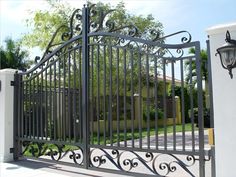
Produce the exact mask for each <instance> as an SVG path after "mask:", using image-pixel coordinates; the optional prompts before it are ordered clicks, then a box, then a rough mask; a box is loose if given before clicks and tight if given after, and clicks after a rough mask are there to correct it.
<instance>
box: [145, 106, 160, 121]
mask: <svg viewBox="0 0 236 177" xmlns="http://www.w3.org/2000/svg"><path fill="white" fill-rule="evenodd" d="M155 115H156V109H155V108H151V107H150V110H149V116H150V120H155ZM157 117H158V119H163V117H164V114H163V111H162V110H161V109H157ZM143 119H144V120H145V121H147V120H148V110H147V109H144V110H143Z"/></svg>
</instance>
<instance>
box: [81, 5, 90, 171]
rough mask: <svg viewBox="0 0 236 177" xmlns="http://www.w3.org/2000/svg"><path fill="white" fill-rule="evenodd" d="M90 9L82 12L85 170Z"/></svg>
mask: <svg viewBox="0 0 236 177" xmlns="http://www.w3.org/2000/svg"><path fill="white" fill-rule="evenodd" d="M88 22H89V17H88V7H86V6H84V8H83V12H82V24H83V28H82V125H83V146H84V149H83V151H84V152H83V153H84V154H83V155H84V168H88V167H89V153H90V152H89V145H88V143H89V131H88V130H89V120H88V110H89V109H88V103H89V101H88V99H89V96H88V90H89V86H88V81H89V49H88V47H89V46H88V32H89V30H88V28H89V25H88Z"/></svg>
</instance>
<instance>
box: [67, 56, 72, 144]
mask: <svg viewBox="0 0 236 177" xmlns="http://www.w3.org/2000/svg"><path fill="white" fill-rule="evenodd" d="M70 66H71V52H69V53H68V124H69V125H68V126H69V128H68V135H69V136H68V138H69V142H71V110H72V109H71V71H70V70H71V67H70Z"/></svg>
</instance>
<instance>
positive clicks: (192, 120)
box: [189, 58, 195, 151]
mask: <svg viewBox="0 0 236 177" xmlns="http://www.w3.org/2000/svg"><path fill="white" fill-rule="evenodd" d="M192 64H193V61H192V58H190V65H189V66H190V67H189V72H190V81H189V82H190V84H189V86H190V109H191V129H192V150H193V151H195V132H194V112H193V111H194V110H193V109H194V108H193V88H194V85H193V80H192V77H193V74H192Z"/></svg>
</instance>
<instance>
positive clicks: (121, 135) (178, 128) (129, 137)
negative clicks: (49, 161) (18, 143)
mask: <svg viewBox="0 0 236 177" xmlns="http://www.w3.org/2000/svg"><path fill="white" fill-rule="evenodd" d="M166 128H167V129H166V133H173V126H172V125H170V126H167V127H166ZM175 129H176V132H182V130H183V129H182V125H176V126H175ZM195 130H197V128H196V127H195ZM187 131H192V124H191V123H188V124H185V132H187ZM164 133H165V128H164V127H159V128H158V136H162V135H164ZM155 134H156V130H155V128H150V136H154V135H155ZM106 135H107V136H106V141H104V135H103V134H100V135H99V141H98V135H97V134H94V135H93V138H92V139H91V140H90V144H94V145H97V144H100V145H105V144H111V143H116V142H117V141H118V138H119V141H120V142H122V141H125V133H124V131H122V132H120V133H119V136H118V134H117V133H116V132H113V134H112V142H111V140H110V135H109V134H108V133H107V134H106ZM139 135H140V134H139V131H138V130H134V133H133V134H132V132H131V130H127V132H126V140H132V138H133V139H139V138H140V136H139ZM147 135H148V131H147V129H144V128H143V129H142V138H144V137H147ZM32 147H33V148H32ZM58 147H60V148H62V149H61V150H62V152H66V151H68V150H76V149H78V147H76V146H73V145H65V146H63V147H62V146H56V145H54V144H50V143H48V144H47V143H46V144H43V145H42V149H47V151H46V152H43V154H44V155H46V154H47V153H48V152H49V151H50V150H49V149H51V150H53V151H58ZM32 151H34V154H35V156H38V153H39V151H38V147H37V145H36V144H34V143H32V145H31V147H30V148H28V149H27V150H26V151H25V153H24V155H25V156H32Z"/></svg>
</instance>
